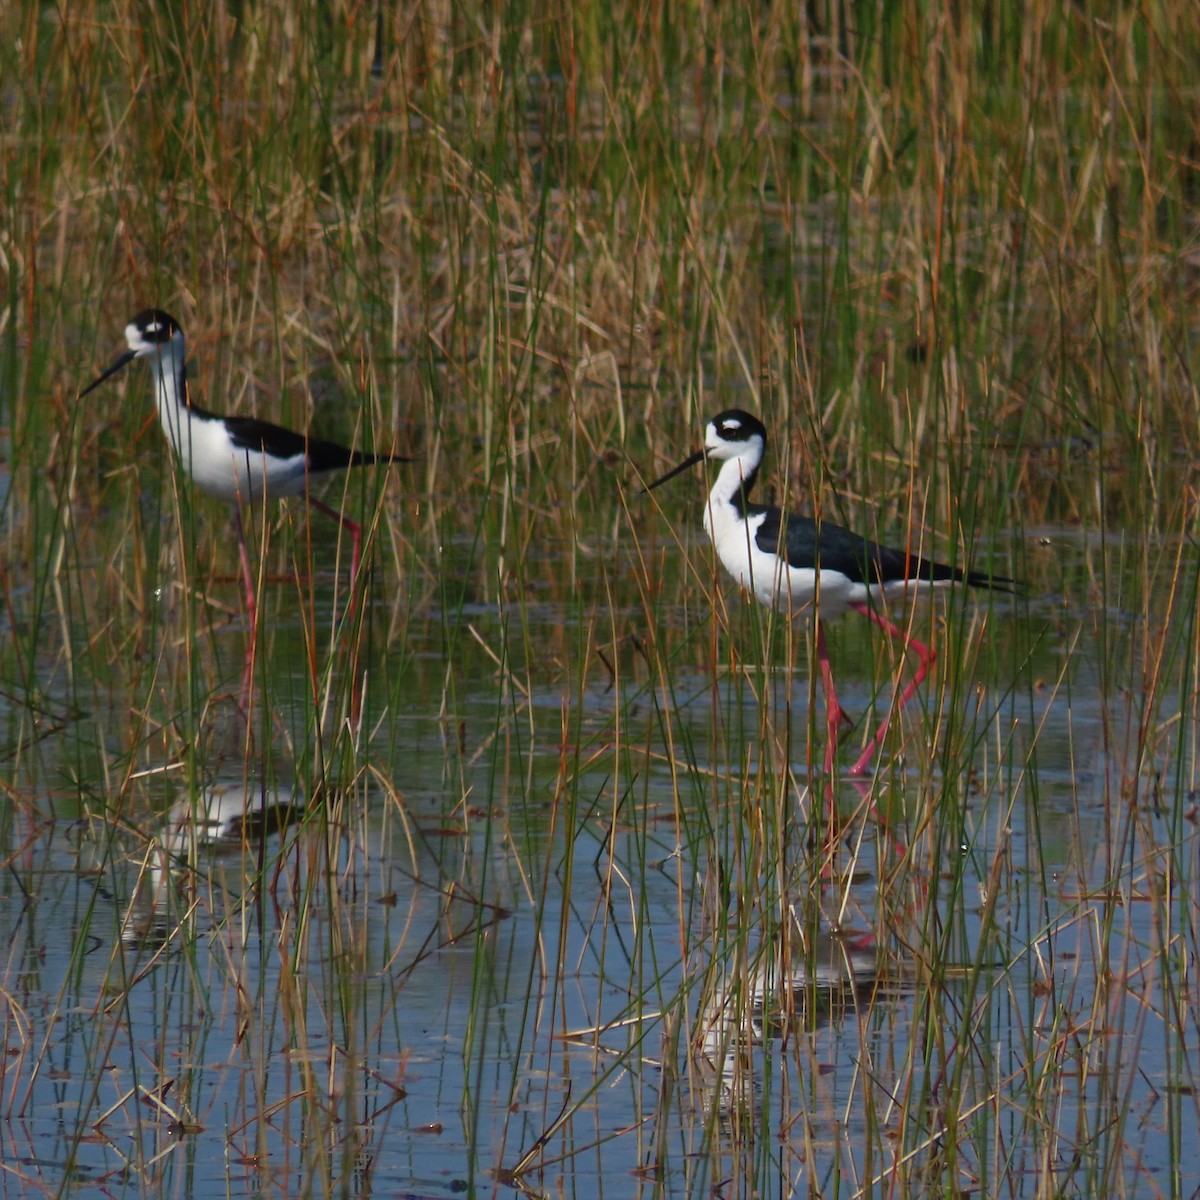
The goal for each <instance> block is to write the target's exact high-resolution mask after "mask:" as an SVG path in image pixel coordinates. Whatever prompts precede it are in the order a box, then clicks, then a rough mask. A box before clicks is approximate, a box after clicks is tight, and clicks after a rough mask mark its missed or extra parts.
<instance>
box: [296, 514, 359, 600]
mask: <svg viewBox="0 0 1200 1200" xmlns="http://www.w3.org/2000/svg"><path fill="white" fill-rule="evenodd" d="M308 502H309V504H311V505H312V506H313V508H315V509H317V510H318V511H320V512H323V513H324V514H325V515H326V516H327V517H330V518H332V519H333V520H335V521H336V522H337V523H338V524H339V525H340V526H341V527H342V528H343V529H345V530H346V531H347V532H348V533H349V534H350V595H351V598H352V600H351V602H352V603H353V596H354V584H355V581H356V580H357V579H358V559H359V554H360V552H361V550H362V526H361V525H360V524H359V523H358V522H357V521H352V520H351V519H350V518H349V517H348V516H346V515H345V514H344V513H340V512H338V510H337V509H336V508H330V507H329V505H328V504H326V503H325V502H324V501H323V500H318V499H317V498H316V496H309V498H308Z"/></svg>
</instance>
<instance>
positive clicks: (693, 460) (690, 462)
mask: <svg viewBox="0 0 1200 1200" xmlns="http://www.w3.org/2000/svg"><path fill="white" fill-rule="evenodd" d="M706 453H707V451H705V450H697V451H696V453H695V454H689V455H688V457H687V458H685V459H684V460H683V462H681V463H680V464H679V466H677V467H672V468H671V469H670V470H669V471H668V472H667V473H666V474H665V475H663V476H661V477H660V478H658V479H656V480H655V481H654V482H653V483H648V484H646V486H645V487H644V488H642V491H643V492H652V491H654V489H655V488H656V487H661V486H662V485H663V484H664V483H666V482H667V481H668V480H670V479H674V478H675V476H676V475H682V474H683V472H684V471H686V470H687V469H688V467H694V466H695V465H696V464H697V463H698V462H703V461H704V456H705V454H706Z"/></svg>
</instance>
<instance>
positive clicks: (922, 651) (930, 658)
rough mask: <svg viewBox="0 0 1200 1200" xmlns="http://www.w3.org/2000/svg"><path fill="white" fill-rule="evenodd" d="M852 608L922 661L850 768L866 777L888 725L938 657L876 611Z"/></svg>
mask: <svg viewBox="0 0 1200 1200" xmlns="http://www.w3.org/2000/svg"><path fill="white" fill-rule="evenodd" d="M852 607H853V608H855V609H856V610H857V611H858V612H860V613H862V615H863V616H864V617H866V618H868V619H869V620H871V621H874V622H875V624H876V625H878V626H879V627H880V628H881V629H882V630H884V631H885V632H886V633H887V634H888V635H889V636H890V637H894V638H898V639H899V640H900V641H901V642H902V643H903V644H904V648H905V650H911V651H912V652H913V653H914V654H915V655H916V656H917V657H918V658H919V659H920V660H921V662H920V666H918V667H917V670H916V673H915V674H914V675H913V677H912V680H911V681H910V682H909V685H908V687H906V688H905V689H904V691H903V692H901V693H900V699H899V700H897V701H896V703H895V704H893V705H892V707H891V711H889V713H888V715H887V716H886V717H884V718H883V720H882V722H880V725H879V728H878V729H877V730H876V731H875V736H874V737H873V738H872V739H871V740H870V742H868V743H867V748H866V749H865V750H864V751H863V752H862V754H861V755H860V756H859V759H858V761H857V762H856V763H855V764H854V766H852V767H851V768H850V774H851V775H865V774H866V771H867V764H868V763H869V762H870V761H871V758H872V757H873V755H874V754H875V751H876V750H878V749H879V747H880V746H881V745H882V744H883V739H884V737H885V736H886V735H887V731H888V723H889V722H890V721H891V719H892V717H893V716H895V714H896V713H898V712H899V711H900V710H901V709H902V708H903V707H904V706H905V705H906V704H907V703H908V702H909V701H910V700H911V699H912V698H913V696H915V695H916V692H917V688H919V687H920V686H921V684H922V683H924V682H925V677H926V676H927V675H928V674H929V668H930V667H932V666H933V664H934V662H935V661H936V660H937V655H935V654H934V652H933V650H931V649H930V648H929V647H928V646H926V645H925V643H924V642H919V641H917V639H916V638H914V637H908V636H906V635H905V633H904V631H903V630H902V629H899V628H898V627H897V626H895V625H893V624H892V623H891V621H889V620H888V619H887V618H886V617H883V616H880V615H879V613H877V612H875V611H874V609H871V608H868V607H867V606H866V605H865V604H855V605H852Z"/></svg>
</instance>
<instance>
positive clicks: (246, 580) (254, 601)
mask: <svg viewBox="0 0 1200 1200" xmlns="http://www.w3.org/2000/svg"><path fill="white" fill-rule="evenodd" d="M233 515H234V519H235V520H236V522H237V535H238V556H239V558H240V559H241V561H242V584H243V585H244V586H245V589H246V615H247V616H248V617H249V618H250V633H249V636H248V637H247V639H246V665H245V668H244V670H243V672H242V707H243V708H244V709H248V707H249V704H250V689H251V687H252V686H253V684H254V654H255V650H256V649H257V647H258V598H257V596H256V595H255V592H254V573H253V572H252V571H251V570H250V552H249V551H248V550H247V549H246V529H245V526H244V525H243V524H242V510H241V508H239V507H238V506H236V505H235V506H234V510H233Z"/></svg>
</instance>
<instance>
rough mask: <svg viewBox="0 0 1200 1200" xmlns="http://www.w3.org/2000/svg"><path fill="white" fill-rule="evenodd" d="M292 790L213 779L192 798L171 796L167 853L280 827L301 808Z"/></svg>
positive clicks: (236, 844)
mask: <svg viewBox="0 0 1200 1200" xmlns="http://www.w3.org/2000/svg"><path fill="white" fill-rule="evenodd" d="M304 807H305V806H304V801H303V799H302V798H301V797H300V796H299V795H297V794H296V793H295V792H291V793H285V792H280V791H278V790H275V791H269V790H267V789H265V788H263V787H261V786H259V785H254V786H247V785H246V784H244V783H241V782H237V783H232V782H230V783H215V784H212V785H211V786H210V787H206V788H203V789H201V791H200V792H199V793H198V794H197V796H196V799H195V800H194V801H193V800H191V799H190V798H187V797H185V798H184V799H182V800H178V801H176V803H175V804H173V805H172V806H171V809H170V811H169V812H168V813H167V816H166V821H165V829H164V833H163V836H162V842H163V845H164V846H165V847H166V849H167V851H168V853H170V854H172V855H179V854H186V853H187V852H188V851H189V850H190V849H191V848H192V847H196V848H197V849H208V850H221V849H225V850H228V849H236V848H240V847H241V846H243V845H254V844H257V843H259V842H261V841H263V840H264V839H265V838H267V837H269V836H270V835H271V834H273V833H282V832H283V830H285V829H286V828H287V827H288V826H289V825H291V824H292V823H293V822H295V821H297V820H299V819H300V817H301V816H302V815H303V813H304Z"/></svg>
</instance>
